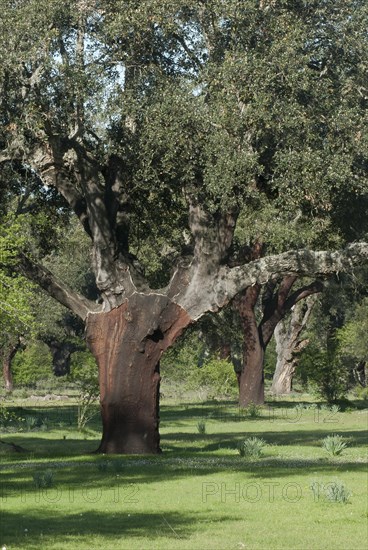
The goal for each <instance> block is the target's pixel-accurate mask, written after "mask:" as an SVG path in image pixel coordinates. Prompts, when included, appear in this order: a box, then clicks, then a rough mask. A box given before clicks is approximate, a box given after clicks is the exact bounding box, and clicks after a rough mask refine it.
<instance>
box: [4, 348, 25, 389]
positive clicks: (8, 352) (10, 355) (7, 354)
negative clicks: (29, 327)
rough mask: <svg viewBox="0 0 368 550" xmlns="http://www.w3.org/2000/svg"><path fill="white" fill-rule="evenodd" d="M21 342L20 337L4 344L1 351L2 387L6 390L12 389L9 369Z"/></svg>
mask: <svg viewBox="0 0 368 550" xmlns="http://www.w3.org/2000/svg"><path fill="white" fill-rule="evenodd" d="M20 345H21V342H20V338H18V340H17V341H16V342H15V343H14V342H12V343H10V344H8V345H7V346H4V348H5V349H4V351H3V378H4V387H5V389H6V391H12V390H13V375H12V371H11V365H12V361H13V359H14V357H15V354H16V353H17V351H18V349H19V348H20Z"/></svg>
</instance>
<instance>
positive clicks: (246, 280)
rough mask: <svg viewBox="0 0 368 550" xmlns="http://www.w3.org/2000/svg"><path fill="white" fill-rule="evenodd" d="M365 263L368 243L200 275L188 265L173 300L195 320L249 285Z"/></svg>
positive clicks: (298, 253)
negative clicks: (285, 276) (281, 277)
mask: <svg viewBox="0 0 368 550" xmlns="http://www.w3.org/2000/svg"><path fill="white" fill-rule="evenodd" d="M367 261H368V243H365V242H363V243H354V244H351V245H349V246H348V247H347V248H345V249H343V250H339V251H334V252H331V251H322V252H314V251H311V250H296V251H289V252H285V253H283V254H279V255H274V256H267V257H264V258H261V259H259V260H255V261H253V262H250V263H248V264H245V265H242V266H237V267H232V268H230V267H227V266H220V267H219V268H218V269H217V272H216V273H213V272H204V271H203V270H202V271H201V272H199V271H198V269H195V268H194V267H193V265H191V266H189V268H187V269H186V270H185V272H184V273H183V275H182V277H181V286H180V287H179V288H178V292H177V293H176V294H175V295H174V296H173V300H174V301H175V302H176V303H177V304H178V305H180V306H181V307H182V308H183V309H185V311H187V312H188V314H189V315H190V316H191V318H192V319H193V320H196V319H199V318H200V317H201V316H202V315H204V314H205V313H207V312H208V311H218V310H219V309H220V308H222V307H224V306H225V305H226V304H228V303H229V301H230V300H231V299H232V298H233V297H234V296H236V295H237V294H238V293H239V292H241V291H242V290H244V289H245V288H247V287H249V286H253V285H256V284H261V285H262V284H266V283H267V281H269V280H272V279H276V278H278V277H280V276H282V275H298V276H304V277H307V276H310V277H320V278H323V277H326V276H328V275H330V274H332V273H338V272H340V271H347V272H348V271H351V270H352V269H353V268H354V267H357V266H359V265H361V264H363V263H365V262H367ZM173 281H175V279H173Z"/></svg>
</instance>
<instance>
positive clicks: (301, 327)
mask: <svg viewBox="0 0 368 550" xmlns="http://www.w3.org/2000/svg"><path fill="white" fill-rule="evenodd" d="M316 298H317V296H316V294H314V295H311V296H309V297H308V298H307V299H306V300H305V301H303V302H298V303H297V304H295V306H294V307H292V308H291V310H290V311H289V315H287V316H286V317H284V318H283V319H281V320H280V321H279V322H278V324H277V325H276V328H275V332H274V335H275V341H276V356H277V362H276V368H275V372H274V375H273V378H272V386H271V392H272V393H273V394H274V395H284V394H288V393H290V392H291V390H292V384H293V378H294V374H295V371H296V368H297V365H298V361H299V358H300V353H301V352H302V350H303V349H304V348H305V346H307V345H308V343H309V339H308V338H306V337H305V334H304V331H305V329H306V327H307V325H308V321H309V319H310V315H311V313H312V311H313V307H314V305H315V303H316Z"/></svg>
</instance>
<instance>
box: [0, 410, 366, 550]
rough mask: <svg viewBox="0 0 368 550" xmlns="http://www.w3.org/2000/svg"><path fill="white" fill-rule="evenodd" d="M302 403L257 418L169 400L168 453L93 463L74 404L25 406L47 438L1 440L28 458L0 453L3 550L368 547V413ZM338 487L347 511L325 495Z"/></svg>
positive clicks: (91, 429) (164, 418)
mask: <svg viewBox="0 0 368 550" xmlns="http://www.w3.org/2000/svg"><path fill="white" fill-rule="evenodd" d="M295 405H296V402H282V401H279V402H273V403H270V407H265V408H263V409H262V410H261V415H260V416H259V417H256V418H249V416H247V415H246V414H243V412H242V411H239V410H238V409H237V407H236V405H235V404H234V403H223V402H220V403H199V404H198V403H186V404H178V405H174V404H172V403H171V404H170V403H167V404H166V405H165V404H164V405H163V407H162V410H161V436H162V440H161V444H162V449H163V454H162V455H160V456H154V457H143V456H124V457H119V458H117V457H104V456H98V455H94V454H92V451H93V450H94V449H95V448H96V447H97V444H98V440H99V423H98V420H95V421H94V423H93V422H92V423H90V424H89V426H88V430H87V431H86V432H85V433H80V432H78V431H76V428H75V426H76V409H75V407H74V406H73V405H69V404H68V405H66V404H61V403H57V404H55V403H53V404H52V403H49V404H47V405H45V404H44V403H42V406H41V407H39V406H37V403H34V404H32V406H31V407H29V408H27V409H26V410H25V405H24V404H23V411H22V412H26V413H27V414H30V415H32V416H37V417H47V418H48V423H49V426H50V429H49V430H48V431H40V430H37V429H36V430H33V429H32V430H31V431H30V432H25V431H23V432H13V433H2V434H1V437H0V439H2V440H3V441H8V442H13V443H15V444H17V445H21V446H23V447H24V448H26V449H27V450H28V451H29V453H14V452H11V451H10V448H9V449H8V447H7V446H5V445H0V453H1V456H0V458H1V463H2V466H1V472H0V473H1V490H0V505H1V517H0V532H1V535H0V548H1V547H2V546H4V545H5V546H6V548H7V549H8V550H11V549H17V550H23V549H24V550H33V549H37V550H39V549H45V550H49V549H55V550H64V549H65V550H69V549H70V550H72V549H81V550H82V549H83V550H84V549H86V550H87V549H89V550H90V549H91V548H92V549H98V548H100V547H101V548H103V549H104V550H110V549H111V550H112V549H119V550H120V549H132V550H138V549H139V550H146V549H147V550H148V549H149V550H151V549H159V550H166V549H167V550H176V549H177V550H179V549H183V550H184V549H188V550H189V549H190V550H192V549H194V550H197V549H198V550H199V549H204V550H206V549H219V550H220V549H221V550H223V549H224V550H226V549H229V550H230V549H234V550H235V549H246V550H258V549H259V550H265V549H270V550H279V549H280V550H281V549H283V550H284V549H286V550H297V549H300V550H305V549H307V548H308V549H310V550H322V549H323V550H330V549H331V550H332V549H334V550H335V549H341V550H361V549H362V550H363V549H365V548H366V547H367V545H368V537H367V528H366V521H367V500H366V490H367V476H366V469H367V452H366V447H365V445H366V435H367V432H366V429H367V410H366V409H361V410H357V409H354V410H353V411H351V412H333V413H331V411H330V410H319V411H316V410H313V409H305V408H298V409H295ZM200 421H205V423H206V433H204V434H200V433H198V428H197V425H198V422H200ZM60 423H61V427H60ZM332 433H333V434H337V435H341V436H343V437H344V438H346V439H348V440H349V446H348V447H347V448H346V449H344V453H343V454H342V455H340V456H330V455H328V454H327V453H326V452H325V451H324V450H323V448H322V447H321V440H323V439H324V438H325V437H327V436H328V435H331V434H332ZM248 437H259V438H262V439H264V440H265V442H266V443H267V446H266V447H265V449H264V452H263V455H262V457H261V458H259V459H255V460H245V459H244V458H243V457H240V456H239V453H238V450H237V447H238V444H239V442H240V441H242V440H244V439H245V438H248ZM116 461H118V462H116ZM45 471H52V472H53V480H52V481H53V482H52V486H51V487H49V488H44V489H42V488H38V487H37V485H36V484H35V482H34V475H35V474H36V473H38V472H45ZM336 482H338V483H341V484H343V485H344V486H345V487H346V488H347V490H348V491H349V492H350V493H351V496H350V498H349V502H348V503H347V504H343V503H340V502H331V501H328V500H327V499H326V498H325V497H324V491H323V490H322V489H323V487H324V486H326V485H328V484H332V483H336ZM312 484H314V488H315V490H312V489H311V485H312ZM319 487H320V488H321V491H319V490H318V489H319ZM316 488H317V490H316Z"/></svg>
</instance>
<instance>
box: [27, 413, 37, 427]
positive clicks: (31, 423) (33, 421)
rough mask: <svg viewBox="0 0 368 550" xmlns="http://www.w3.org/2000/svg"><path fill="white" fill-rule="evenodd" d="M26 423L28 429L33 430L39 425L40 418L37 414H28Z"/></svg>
mask: <svg viewBox="0 0 368 550" xmlns="http://www.w3.org/2000/svg"><path fill="white" fill-rule="evenodd" d="M24 423H25V426H26V429H27V430H33V429H34V428H36V427H37V424H38V419H37V417H36V416H30V415H27V416H26V417H25V419H24Z"/></svg>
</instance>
